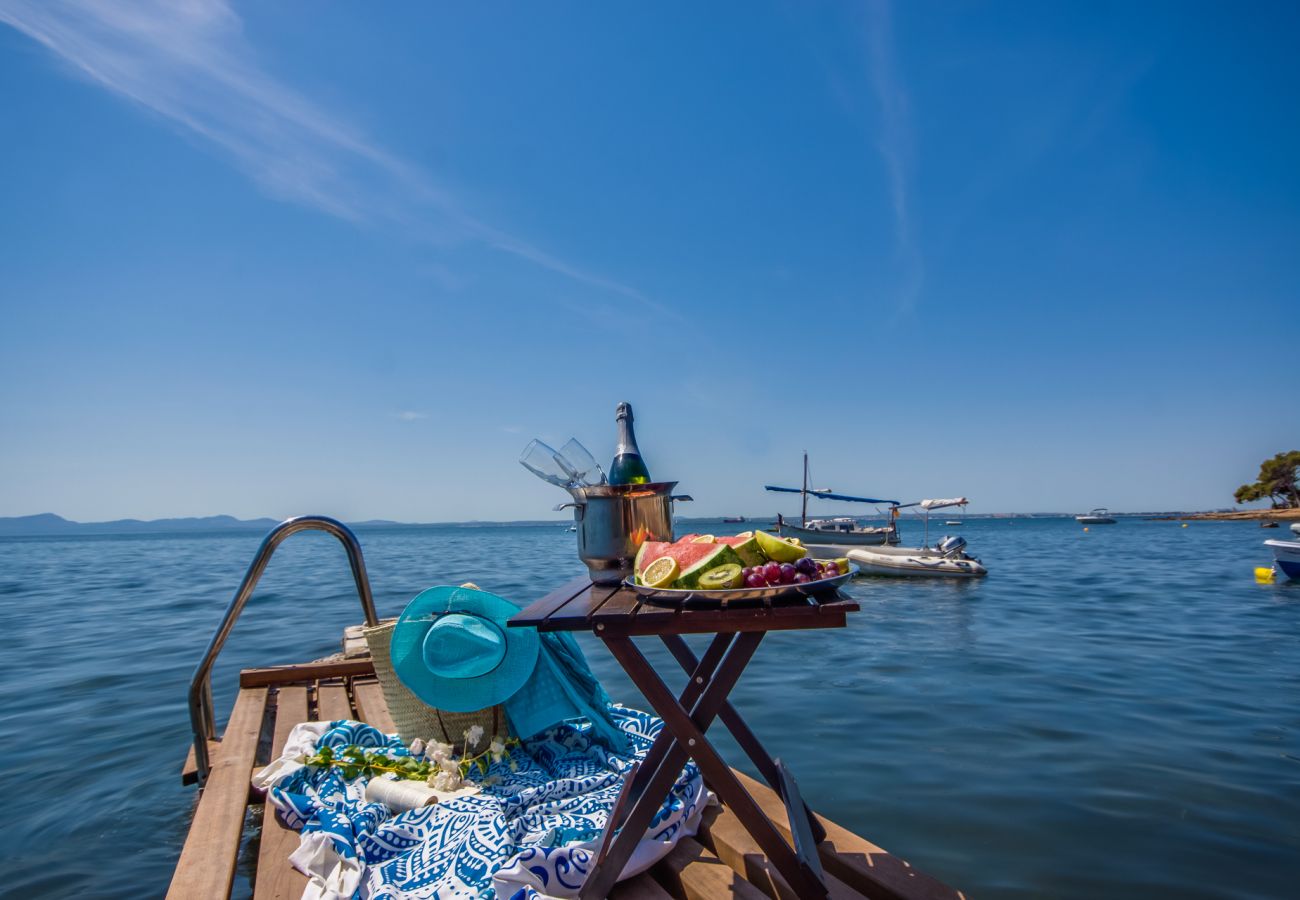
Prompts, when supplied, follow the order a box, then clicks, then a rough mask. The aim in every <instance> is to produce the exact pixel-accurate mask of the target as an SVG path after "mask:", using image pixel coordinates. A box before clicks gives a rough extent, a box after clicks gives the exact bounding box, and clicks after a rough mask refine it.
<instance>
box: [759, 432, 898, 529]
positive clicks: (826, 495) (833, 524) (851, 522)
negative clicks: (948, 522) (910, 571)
mask: <svg viewBox="0 0 1300 900" xmlns="http://www.w3.org/2000/svg"><path fill="white" fill-rule="evenodd" d="M763 487H764V488H765V489H766V490H769V491H778V492H783V493H787V494H801V495H802V496H803V507H802V510H801V512H800V515H799V524H798V525H791V524H790V523H789V522H787V521H786V520H785V518H784V517H783V516H782V515H781V514H779V513H778V514H777V517H776V533H777V534H779V535H781V537H784V538H792V537H794V538H798V539H799V540H801V541H803V543H805V544H809V543H812V544H817V545H829V546H833V547H867V546H873V545H877V544H897V543H898V528H897V527H896V526H895V524H894V519H895V518H896V517H897V515H898V513H897V509H898V501H897V500H876V499H873V498H871V497H850V496H848V495H847V494H837V493H835V492H834V491H832V490H831V489H830V488H821V489H820V490H819V489H816V488H810V487H808V454H807V453H805V454H804V455H803V487H801V488H788V487H777V486H776V485H772V484H765V485H763ZM809 497H817V498H819V499H822V500H841V501H843V502H845V503H875V504H884V505H887V506H889V507H890V511H889V524H888V525H883V526H864V525H862V524H861V523H860V522H858V520H857V519H855V518H852V517H850V516H838V517H836V518H833V519H809V518H808V498H809Z"/></svg>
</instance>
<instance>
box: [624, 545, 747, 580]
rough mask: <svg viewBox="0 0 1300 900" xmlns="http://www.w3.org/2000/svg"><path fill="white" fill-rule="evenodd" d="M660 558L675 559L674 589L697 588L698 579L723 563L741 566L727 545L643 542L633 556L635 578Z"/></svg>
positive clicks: (733, 551) (737, 557) (734, 552)
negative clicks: (677, 570) (677, 572)
mask: <svg viewBox="0 0 1300 900" xmlns="http://www.w3.org/2000/svg"><path fill="white" fill-rule="evenodd" d="M664 556H671V557H672V558H673V559H675V560H677V567H678V568H679V569H681V575H679V576H677V581H676V582H675V583H674V584H673V587H676V588H685V589H688V590H689V589H691V588H695V587H697V586H698V585H699V580H700V576H701V575H703V574H704V573H705V572H707V571H709V570H710V569H716V568H717V567H718V566H721V565H725V564H726V563H734V564H735V565H738V566H743V565H744V564H743V563H742V562H741V561H740V557H739V556H737V555H736V551H735V550H733V549H731V547H729V546H728V545H727V544H692V543H691V542H690V541H678V542H676V543H673V544H670V543H667V542H666V541H646V542H645V543H644V544H642V545H641V549H640V550H638V551H637V554H636V564H635V565H636V574H637V577H638V578H639V577H640V576H641V573H642V572H644V571H645V570H646V567H647V566H648V565H650V564H651V563H652V562H654V561H655V560H656V559H659V558H661V557H664Z"/></svg>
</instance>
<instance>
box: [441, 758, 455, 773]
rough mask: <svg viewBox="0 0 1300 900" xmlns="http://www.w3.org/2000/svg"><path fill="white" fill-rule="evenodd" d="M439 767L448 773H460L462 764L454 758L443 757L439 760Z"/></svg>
mask: <svg viewBox="0 0 1300 900" xmlns="http://www.w3.org/2000/svg"><path fill="white" fill-rule="evenodd" d="M438 769H439V770H440V771H442V772H446V773H447V774H448V775H453V774H454V775H460V764H459V763H457V762H456V761H455V760H454V759H447V758H445V757H444V758H443V759H440V760H438Z"/></svg>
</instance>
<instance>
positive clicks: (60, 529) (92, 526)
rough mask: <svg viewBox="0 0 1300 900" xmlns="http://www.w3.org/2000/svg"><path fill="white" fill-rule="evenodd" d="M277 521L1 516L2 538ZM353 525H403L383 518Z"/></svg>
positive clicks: (262, 526) (256, 526) (257, 525)
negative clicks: (92, 519) (90, 520)
mask: <svg viewBox="0 0 1300 900" xmlns="http://www.w3.org/2000/svg"><path fill="white" fill-rule="evenodd" d="M279 523H280V522H279V520H278V519H236V518H235V517H234V516H198V517H193V518H186V519H149V520H147V521H146V520H144V519H114V520H113V521H111V522H73V521H72V520H71V519H65V518H63V516H56V515H55V514H54V513H41V514H39V515H35V516H0V535H15V536H17V535H23V536H27V535H47V534H56V535H57V534H159V533H174V532H186V531H268V530H270V529H271V528H274V527H275V526H276V525H278V524H279ZM351 524H353V525H400V524H402V523H400V522H389V521H387V520H384V519H371V520H369V521H366V522H353V523H351Z"/></svg>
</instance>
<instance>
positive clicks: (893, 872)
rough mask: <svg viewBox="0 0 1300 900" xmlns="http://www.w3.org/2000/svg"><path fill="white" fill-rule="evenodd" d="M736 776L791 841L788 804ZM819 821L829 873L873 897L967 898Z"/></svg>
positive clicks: (917, 899)
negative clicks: (823, 833) (787, 815)
mask: <svg viewBox="0 0 1300 900" xmlns="http://www.w3.org/2000/svg"><path fill="white" fill-rule="evenodd" d="M733 771H735V770H733ZM736 778H737V779H738V780H739V781H740V783H741V785H742V786H743V787H744V788H745V790H746V791H748V792H749V795H750V796H751V797H753V798H754V802H755V803H757V804H758V806H759V808H760V809H761V810H762V811H763V812H764V814H766V815H767V817H768V818H769V819H771V820H772V822H773V824H775V825H776V827H777V830H778V831H780V832H781V833H782V836H783V837H785V838H786V839H787V840H789V839H790V823H789V821H788V820H787V818H786V812H785V804H783V803H782V802H781V798H780V797H778V796H777V795H776V792H775V791H773V790H772V789H771V788H769V787H768V786H767V785H765V784H762V783H760V782H758V781H755V780H754V779H752V778H750V777H749V776H748V775H746V774H744V773H743V772H736ZM817 820H818V821H819V822H820V823H821V824H822V827H823V828H825V829H826V840H824V841H822V843H820V844H818V846H817V850H818V852H819V854H820V855H821V860H822V865H823V866H825V867H826V871H827V873H828V874H831V875H834V876H835V877H836V878H838V879H839V880H840V881H843V882H844V883H845V884H847V885H849V886H850V887H852V888H853V889H855V890H857V891H859V892H861V893H863V894H865V895H866V896H868V897H871V898H873V900H961V898H964V897H965V895H964V894H963V893H962V892H961V891H958V890H956V889H954V888H951V887H949V886H948V885H946V884H944V883H943V882H941V881H939V880H938V879H936V878H932V877H931V876H929V875H926V874H925V873H924V872H919V871H917V870H916V869H914V868H912V866H911V865H910V864H909V863H907V862H906V861H904V860H901V859H899V858H898V857H896V856H894V855H892V854H890V853H889V852H887V851H885V850H882V849H881V848H880V847H877V846H876V845H875V844H873V843H871V842H870V841H868V840H866V839H865V838H861V837H858V836H857V835H856V834H854V833H853V832H851V831H849V830H848V829H847V828H841V827H840V826H839V825H836V824H835V823H834V822H832V821H830V820H829V819H827V818H825V817H824V816H818V817H817Z"/></svg>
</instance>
